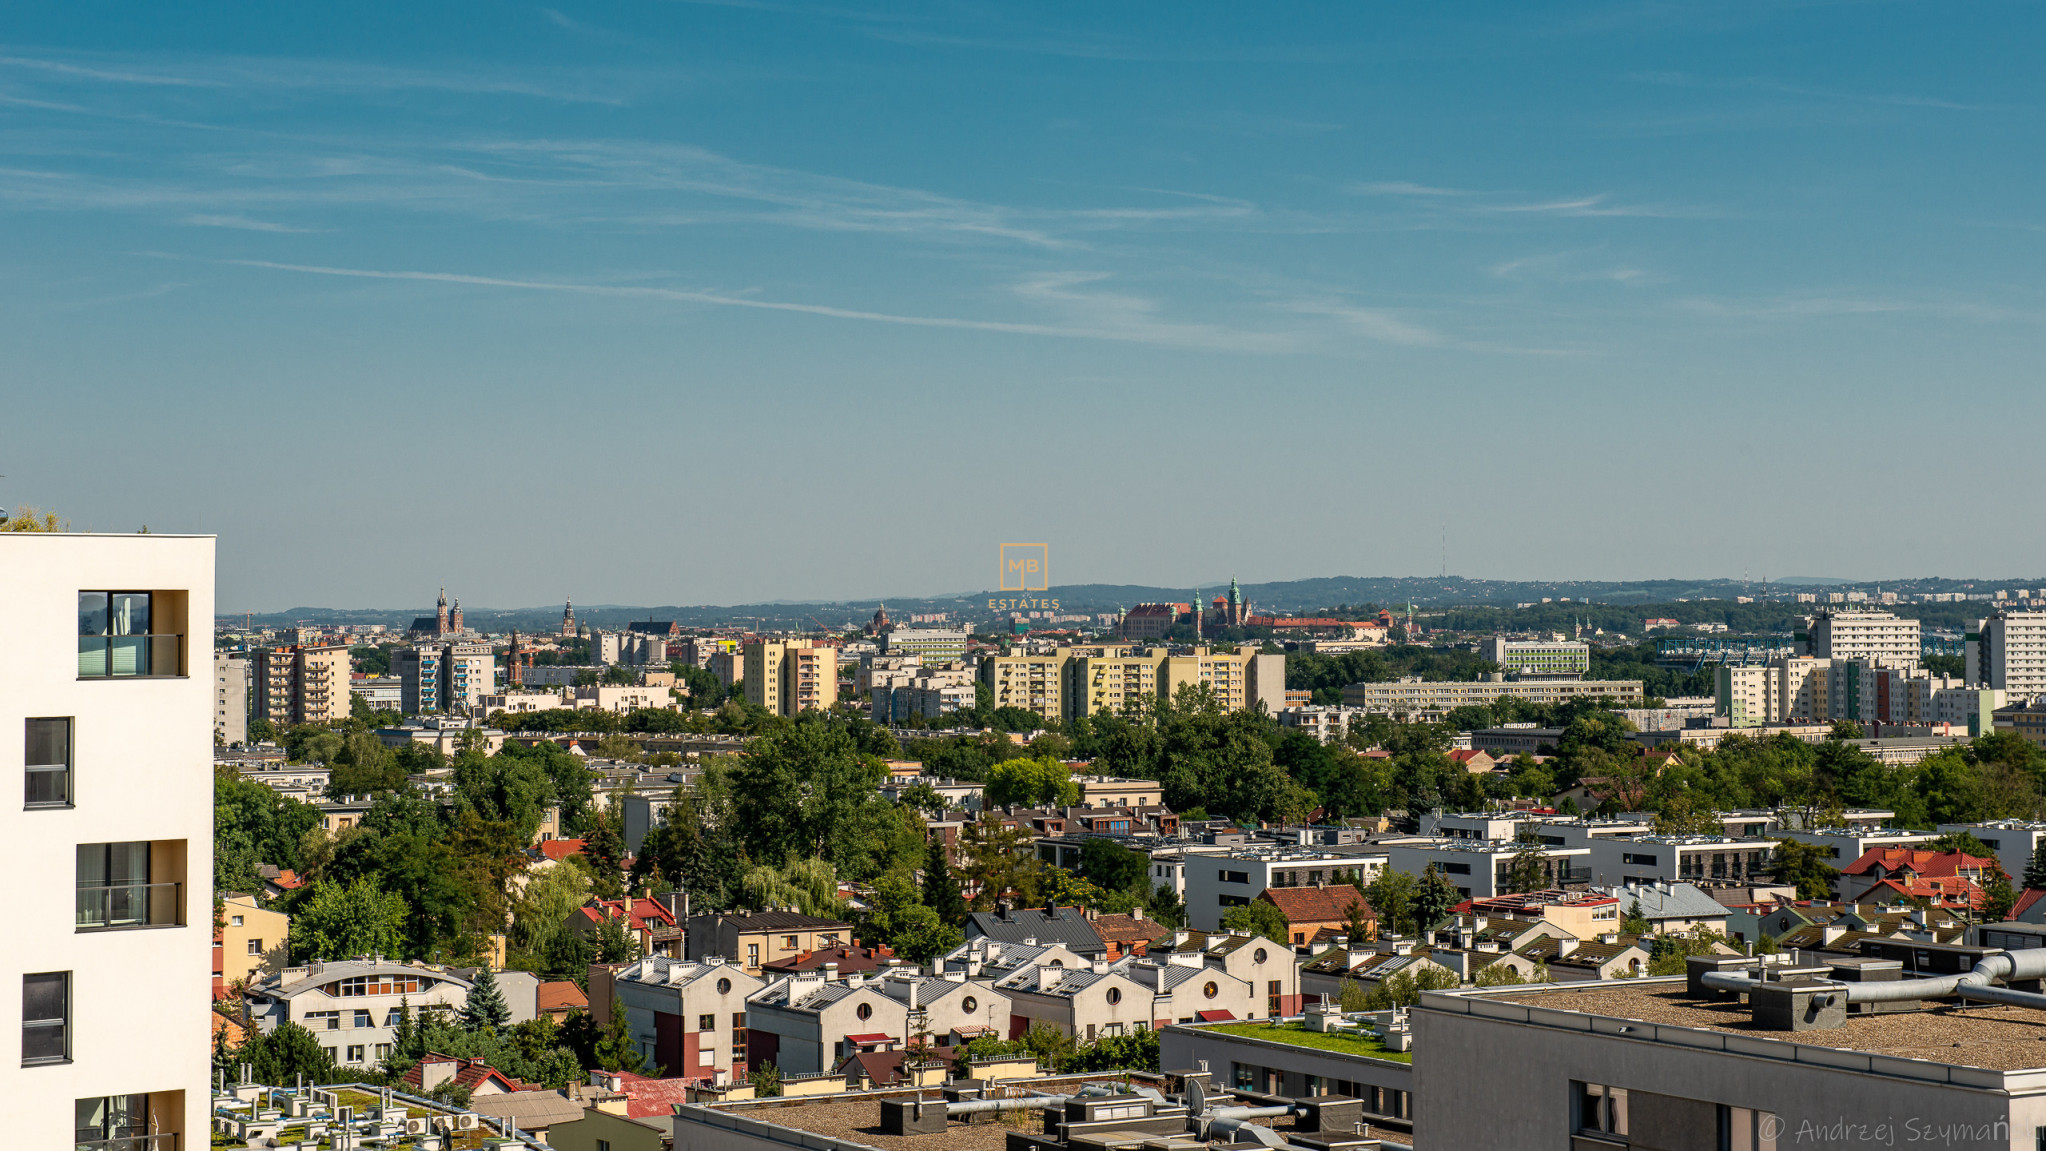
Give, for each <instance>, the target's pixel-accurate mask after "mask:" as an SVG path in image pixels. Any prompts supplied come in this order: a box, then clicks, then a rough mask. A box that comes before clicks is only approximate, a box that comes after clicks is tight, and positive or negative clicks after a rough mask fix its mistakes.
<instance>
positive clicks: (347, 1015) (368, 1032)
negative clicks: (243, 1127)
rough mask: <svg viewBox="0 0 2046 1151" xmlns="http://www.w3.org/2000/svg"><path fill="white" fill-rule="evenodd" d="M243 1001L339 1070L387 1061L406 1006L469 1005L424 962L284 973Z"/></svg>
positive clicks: (349, 963)
mask: <svg viewBox="0 0 2046 1151" xmlns="http://www.w3.org/2000/svg"><path fill="white" fill-rule="evenodd" d="M209 942H210V940H209ZM209 956H210V952H209ZM208 979H209V982H210V980H211V973H210V972H209V973H208ZM245 998H246V999H247V1001H248V1007H249V1014H250V1016H251V1017H253V1018H254V1019H255V1022H256V1026H257V1027H258V1028H259V1029H261V1030H262V1031H263V1032H265V1033H268V1032H271V1031H275V1030H277V1028H278V1027H280V1026H282V1025H283V1024H285V1023H287V1022H289V1023H296V1024H298V1025H299V1026H300V1027H303V1028H305V1029H306V1030H307V1031H310V1032H312V1033H313V1038H314V1039H316V1040H318V1041H319V1043H320V1046H321V1047H324V1048H326V1051H327V1055H328V1056H329V1057H330V1058H332V1059H333V1060H334V1062H335V1063H336V1064H337V1065H339V1066H342V1067H373V1066H375V1065H377V1064H379V1063H382V1062H383V1061H384V1059H385V1058H387V1057H388V1056H389V1055H390V1054H391V1044H392V1043H393V1042H394V1041H395V1038H396V1035H397V1027H398V1012H399V1009H400V1008H401V1007H404V1006H408V1005H409V1006H410V1007H411V1009H412V1012H413V1016H414V1018H417V1017H418V1015H419V1013H420V1012H425V1011H441V1012H447V1013H450V1014H452V1013H453V1012H457V1011H460V1010H461V1009H462V1008H463V1007H464V1006H466V1005H467V1004H468V1002H469V980H467V979H464V978H463V977H461V976H460V975H457V974H455V972H454V970H453V969H452V968H447V967H436V966H432V965H430V964H425V963H400V962H398V961H397V960H394V959H377V958H371V959H350V960H343V961H341V962H337V963H320V962H313V963H309V964H307V965H306V966H304V967H287V968H285V969H284V970H283V971H280V972H278V973H277V974H275V975H269V976H265V977H264V978H263V979H262V980H260V981H258V982H257V983H255V984H254V985H252V986H251V987H250V988H249V989H248V992H247V994H246V996H245ZM506 998H507V999H508V1000H511V999H513V998H514V997H513V996H511V995H509V994H507V995H506ZM123 1151H125V1149H123ZM152 1151H153V1149H152ZM178 1151H185V1149H184V1148H179V1149H178Z"/></svg>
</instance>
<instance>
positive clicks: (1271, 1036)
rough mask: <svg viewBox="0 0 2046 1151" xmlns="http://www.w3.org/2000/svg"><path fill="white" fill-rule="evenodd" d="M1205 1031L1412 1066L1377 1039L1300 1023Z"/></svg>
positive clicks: (1409, 1057) (1405, 1055)
mask: <svg viewBox="0 0 2046 1151" xmlns="http://www.w3.org/2000/svg"><path fill="white" fill-rule="evenodd" d="M1201 1029H1202V1030H1203V1031H1221V1032H1225V1033H1227V1034H1230V1035H1241V1036H1243V1037H1245V1038H1246V1039H1268V1040H1270V1041H1272V1042H1273V1043H1291V1044H1293V1045H1294V1046H1295V1047H1319V1048H1321V1049H1322V1050H1324V1051H1341V1052H1343V1053H1344V1054H1346V1055H1362V1056H1364V1057H1366V1058H1368V1059H1390V1060H1392V1061H1393V1062H1395V1063H1412V1062H1413V1061H1414V1053H1413V1052H1411V1051H1387V1050H1386V1049H1385V1045H1384V1044H1383V1043H1380V1042H1379V1041H1378V1038H1377V1037H1376V1036H1359V1035H1357V1034H1355V1033H1353V1032H1343V1031H1310V1030H1309V1029H1308V1028H1307V1027H1306V1025H1304V1024H1300V1023H1280V1024H1277V1025H1273V1024H1270V1023H1212V1024H1207V1025H1205V1026H1203V1027H1202V1028H1201Z"/></svg>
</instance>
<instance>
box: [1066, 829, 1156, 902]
mask: <svg viewBox="0 0 2046 1151" xmlns="http://www.w3.org/2000/svg"><path fill="white" fill-rule="evenodd" d="M1149 870H1150V860H1149V859H1148V858H1147V857H1145V856H1143V855H1139V854H1138V853H1136V852H1134V851H1131V850H1130V849H1129V848H1127V847H1124V846H1123V845H1121V844H1119V843H1117V842H1115V841H1114V840H1112V839H1101V838H1098V837H1096V838H1090V839H1088V840H1087V842H1086V843H1084V844H1082V845H1081V847H1080V874H1082V875H1084V876H1086V877H1087V878H1088V879H1090V880H1092V881H1093V882H1094V883H1095V884H1097V885H1099V886H1100V887H1101V888H1102V889H1103V890H1106V891H1127V890H1128V889H1129V888H1131V887H1133V886H1135V885H1137V884H1140V883H1143V882H1144V880H1145V874H1146V872H1148V871H1149Z"/></svg>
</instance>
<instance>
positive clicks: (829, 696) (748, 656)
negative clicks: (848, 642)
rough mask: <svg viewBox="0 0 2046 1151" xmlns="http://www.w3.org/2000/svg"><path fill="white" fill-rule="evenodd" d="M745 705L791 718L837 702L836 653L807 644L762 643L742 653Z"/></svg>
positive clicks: (834, 650) (798, 641)
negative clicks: (743, 659)
mask: <svg viewBox="0 0 2046 1151" xmlns="http://www.w3.org/2000/svg"><path fill="white" fill-rule="evenodd" d="M744 654H745V661H744V662H745V671H744V683H745V685H746V702H747V703H751V704H756V705H758V706H760V707H764V708H766V709H767V710H769V711H771V712H773V713H774V714H776V715H785V716H793V715H795V714H796V713H797V712H799V711H814V710H821V709H825V708H829V707H831V706H832V705H833V704H835V703H837V702H838V649H837V648H835V647H823V646H812V645H811V644H810V643H809V641H807V640H788V641H780V640H762V641H759V642H755V643H749V644H747V645H746V647H745V649H744Z"/></svg>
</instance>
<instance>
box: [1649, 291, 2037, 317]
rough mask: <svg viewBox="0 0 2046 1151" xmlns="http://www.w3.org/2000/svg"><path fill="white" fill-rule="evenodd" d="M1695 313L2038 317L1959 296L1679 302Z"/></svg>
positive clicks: (1700, 298) (1698, 298) (1690, 299)
mask: <svg viewBox="0 0 2046 1151" xmlns="http://www.w3.org/2000/svg"><path fill="white" fill-rule="evenodd" d="M1675 306H1676V307H1677V308H1678V309H1680V310H1682V311H1684V312H1688V313H1690V314H1693V315H1700V316H1710V317H1716V318H1724V319H1742V320H1802V319H1821V318H1828V317H1842V316H1885V315H1907V314H1908V315H1922V316H1932V317H1938V318H1942V319H1965V320H1974V321H1978V322H1985V323H1987V322H1995V321H2001V320H2013V319H2033V320H2036V319H2038V318H2039V317H2038V316H2037V315H2036V314H2035V313H2027V312H2023V311H2020V310H2019V309H2015V308H2010V307H2006V306H2003V305H1998V304H1985V303H1981V302H1978V301H1974V300H1967V299H1959V298H1911V297H1896V296H1888V297H1884V296H1846V295H1839V296H1834V295H1817V294H1814V295H1781V296H1762V297H1756V298H1752V299H1738V298H1724V297H1705V296H1693V297H1688V298H1685V299H1681V300H1678V301H1676V302H1675Z"/></svg>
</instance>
